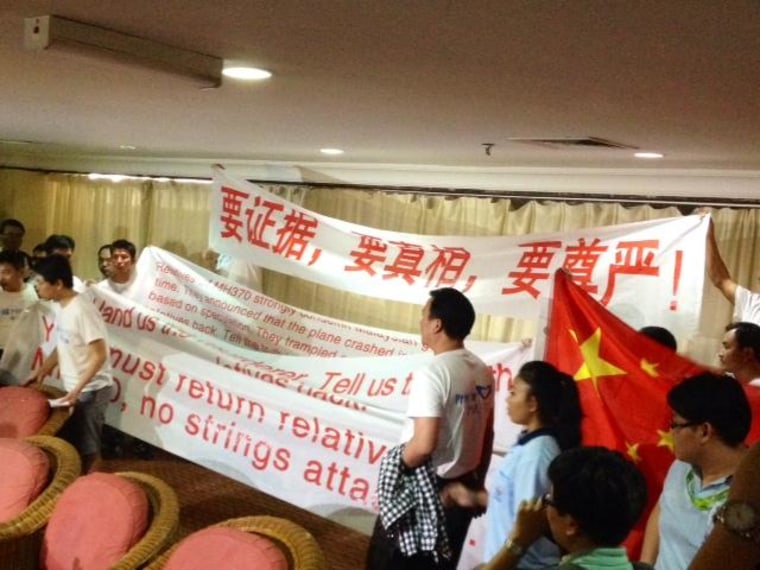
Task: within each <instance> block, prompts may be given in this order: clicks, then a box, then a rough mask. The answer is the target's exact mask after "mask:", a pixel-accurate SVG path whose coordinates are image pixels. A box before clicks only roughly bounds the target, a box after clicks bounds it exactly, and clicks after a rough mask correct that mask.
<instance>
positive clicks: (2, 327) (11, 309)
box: [0, 283, 37, 349]
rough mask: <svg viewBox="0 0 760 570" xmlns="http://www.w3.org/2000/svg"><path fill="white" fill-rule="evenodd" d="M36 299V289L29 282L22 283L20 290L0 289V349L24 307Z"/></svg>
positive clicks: (6, 340)
mask: <svg viewBox="0 0 760 570" xmlns="http://www.w3.org/2000/svg"><path fill="white" fill-rule="evenodd" d="M36 301H37V291H35V290H34V286H33V285H32V284H31V283H24V286H23V288H22V289H21V291H18V292H15V293H13V292H11V291H3V290H0V349H2V348H4V347H5V345H6V343H7V342H8V337H9V335H10V333H11V330H12V329H13V326H14V325H15V324H16V321H17V320H18V318H19V317H20V316H21V313H23V312H24V309H26V308H27V307H29V306H30V305H32V304H33V303H35V302H36Z"/></svg>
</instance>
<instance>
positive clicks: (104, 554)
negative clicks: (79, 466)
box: [41, 473, 150, 570]
mask: <svg viewBox="0 0 760 570" xmlns="http://www.w3.org/2000/svg"><path fill="white" fill-rule="evenodd" d="M149 510H150V509H149V503H148V497H147V496H146V494H145V491H143V490H142V489H141V488H140V487H139V486H138V485H137V484H136V483H133V482H131V481H129V480H127V479H125V478H123V477H119V476H118V475H114V474H112V473H92V474H90V475H85V476H84V477H80V478H79V479H77V480H76V481H74V483H73V484H72V485H71V486H69V487H68V488H67V489H66V490H65V491H64V492H63V494H62V495H61V498H60V499H59V500H58V503H57V504H56V506H55V509H54V510H53V515H52V516H51V517H50V522H49V523H48V526H47V528H46V529H45V537H44V540H43V544H42V555H41V564H42V568H45V569H47V570H64V569H65V570H71V569H72V568H78V569H81V570H95V569H99V568H110V567H111V566H113V565H114V564H115V563H116V562H118V561H119V559H121V558H122V557H123V556H124V555H125V554H126V553H127V551H128V550H129V549H130V548H131V547H132V546H134V545H135V544H136V543H137V541H139V540H140V538H142V536H143V535H144V534H145V531H146V529H147V528H148V516H149Z"/></svg>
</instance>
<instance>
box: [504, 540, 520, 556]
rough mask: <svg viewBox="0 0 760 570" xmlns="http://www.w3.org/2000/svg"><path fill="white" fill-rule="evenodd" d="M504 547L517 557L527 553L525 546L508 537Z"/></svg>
mask: <svg viewBox="0 0 760 570" xmlns="http://www.w3.org/2000/svg"><path fill="white" fill-rule="evenodd" d="M504 548H505V549H506V551H507V552H509V553H510V554H511V555H512V556H514V557H515V558H522V556H523V554H525V548H523V547H522V546H521V545H519V544H517V543H516V542H515V541H514V540H512V539H511V538H508V539H507V540H506V541H505V542H504Z"/></svg>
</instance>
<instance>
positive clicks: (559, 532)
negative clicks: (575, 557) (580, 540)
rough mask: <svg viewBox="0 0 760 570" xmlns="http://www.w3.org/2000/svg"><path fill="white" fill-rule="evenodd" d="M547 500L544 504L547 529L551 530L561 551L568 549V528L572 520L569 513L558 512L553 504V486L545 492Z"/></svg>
mask: <svg viewBox="0 0 760 570" xmlns="http://www.w3.org/2000/svg"><path fill="white" fill-rule="evenodd" d="M547 497H548V498H549V501H548V502H547V504H546V522H547V523H548V524H549V531H550V532H551V535H552V538H553V539H554V542H555V543H557V545H558V546H559V547H560V549H561V550H562V551H563V552H567V551H568V547H567V544H568V540H567V538H568V528H569V525H570V524H571V522H572V519H571V517H570V516H569V515H563V514H560V512H559V511H558V510H557V507H555V506H554V501H553V498H552V497H554V488H553V487H552V490H551V491H549V492H548V493H547Z"/></svg>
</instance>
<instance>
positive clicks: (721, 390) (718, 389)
mask: <svg viewBox="0 0 760 570" xmlns="http://www.w3.org/2000/svg"><path fill="white" fill-rule="evenodd" d="M668 405H669V406H670V408H671V409H672V410H673V411H674V412H675V413H677V414H678V415H679V416H681V417H682V418H683V419H685V420H687V421H689V422H697V423H703V422H704V423H708V424H710V425H711V426H712V427H713V429H714V430H715V432H716V433H717V435H718V437H719V438H720V439H721V440H722V441H723V442H724V443H726V444H727V445H730V446H736V445H739V444H741V443H742V442H743V441H744V440H745V438H746V437H747V434H748V433H749V430H750V427H751V426H752V409H751V408H750V406H749V400H747V394H746V393H745V392H744V388H743V387H742V385H741V383H740V382H739V381H738V380H737V379H736V378H734V377H732V376H728V375H718V374H712V373H710V372H704V373H702V374H697V375H696V376H691V377H689V378H687V379H686V380H684V381H683V382H681V383H680V384H676V385H675V386H674V387H673V388H671V389H670V392H668Z"/></svg>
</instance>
